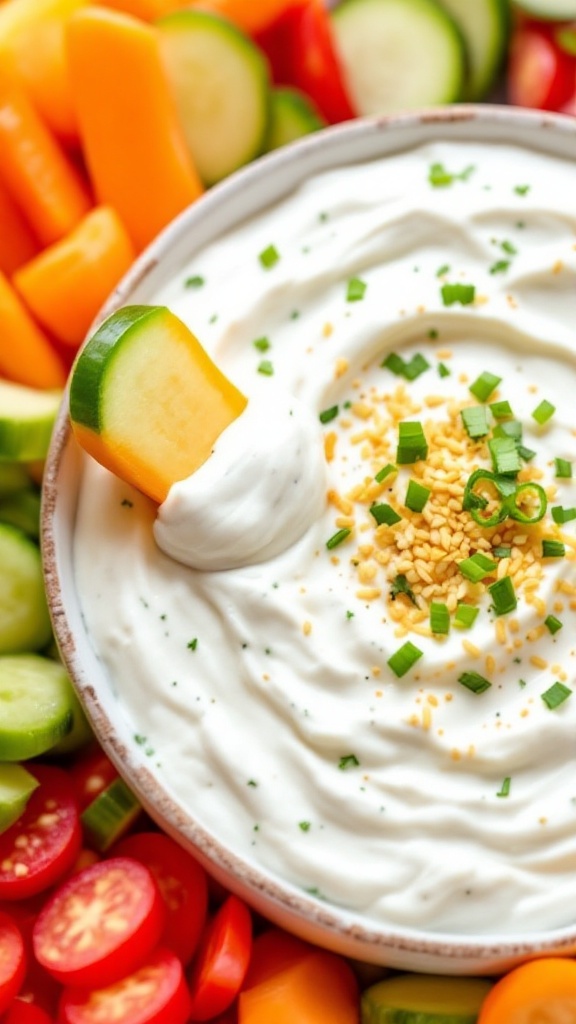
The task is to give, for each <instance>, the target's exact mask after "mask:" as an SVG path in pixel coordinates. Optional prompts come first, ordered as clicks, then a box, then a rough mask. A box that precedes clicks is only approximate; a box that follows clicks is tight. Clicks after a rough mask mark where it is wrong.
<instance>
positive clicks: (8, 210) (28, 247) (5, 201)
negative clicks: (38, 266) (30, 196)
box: [0, 182, 40, 274]
mask: <svg viewBox="0 0 576 1024" xmlns="http://www.w3.org/2000/svg"><path fill="white" fill-rule="evenodd" d="M39 248H40V246H39V244H38V242H37V241H36V239H35V238H34V235H33V234H32V231H31V230H30V227H29V225H28V224H27V222H26V220H25V218H24V217H23V216H22V214H21V212H20V210H19V209H18V207H17V206H16V205H15V203H14V202H13V200H12V199H11V197H10V195H9V194H8V192H7V191H6V189H5V188H4V186H3V185H2V182H0V270H2V271H4V273H5V274H11V273H12V272H13V271H14V270H16V268H17V267H20V266H22V264H23V263H26V262H27V261H28V260H31V259H32V257H33V256H35V255H36V253H37V252H38V250H39Z"/></svg>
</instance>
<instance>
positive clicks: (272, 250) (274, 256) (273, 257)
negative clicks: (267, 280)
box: [258, 245, 280, 270]
mask: <svg viewBox="0 0 576 1024" xmlns="http://www.w3.org/2000/svg"><path fill="white" fill-rule="evenodd" d="M258 259H259V260H260V263H261V264H262V266H263V267H264V268H265V270H270V268H271V267H273V266H274V264H275V263H278V260H279V259H280V253H279V252H278V250H277V248H276V246H275V245H268V246H267V247H266V249H263V250H262V252H261V253H260V255H259V256H258Z"/></svg>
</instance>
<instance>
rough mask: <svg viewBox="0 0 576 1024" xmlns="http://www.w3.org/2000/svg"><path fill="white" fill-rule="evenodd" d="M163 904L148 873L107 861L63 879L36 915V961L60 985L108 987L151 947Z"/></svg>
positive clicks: (130, 863) (120, 860)
mask: <svg viewBox="0 0 576 1024" xmlns="http://www.w3.org/2000/svg"><path fill="white" fill-rule="evenodd" d="M164 918H165V910H164V901H163V899H162V896H161V895H160V890H159V889H158V886H157V884H156V882H155V880H154V878H153V876H152V874H151V872H150V871H149V870H148V868H146V867H144V865H143V864H140V863H139V862H138V861H135V860H131V859H130V858H128V857H112V858H110V859H109V860H103V861H100V862H99V863H98V864H93V865H92V866H91V867H88V868H85V869H84V871H81V872H80V873H79V874H77V875H73V876H72V877H71V878H69V879H68V880H67V881H66V882H64V883H63V885H61V886H60V888H59V889H58V890H57V891H56V892H55V893H54V895H53V896H51V898H50V899H49V900H48V902H47V903H46V906H45V907H44V909H43V910H41V911H40V914H39V915H38V919H37V921H36V924H35V925H34V931H33V934H32V941H33V947H34V953H35V956H36V959H37V960H38V962H39V963H40V964H41V966H42V967H44V968H45V969H46V970H47V971H49V973H50V974H51V975H52V976H53V977H54V978H56V980H57V981H61V982H62V983H63V984H65V985H82V986H86V987H87V988H95V987H96V986H98V987H101V986H104V985H111V984H113V983H114V982H116V981H119V980H120V978H123V977H124V976H125V975H127V974H129V973H130V972H131V971H133V970H135V969H136V968H137V967H139V966H140V964H141V963H142V962H143V961H144V960H145V958H146V957H147V956H148V954H149V953H150V952H151V950H152V949H154V947H155V946H156V945H157V943H158V940H159V938H160V935H161V934H162V929H163V927H164Z"/></svg>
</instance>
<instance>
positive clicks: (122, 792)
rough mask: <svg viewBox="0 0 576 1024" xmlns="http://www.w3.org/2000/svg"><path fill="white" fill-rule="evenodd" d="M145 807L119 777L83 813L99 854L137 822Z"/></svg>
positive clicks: (89, 834)
mask: <svg viewBox="0 0 576 1024" xmlns="http://www.w3.org/2000/svg"><path fill="white" fill-rule="evenodd" d="M141 811H142V806H141V804H140V803H139V801H138V799H137V798H136V796H135V795H134V793H133V792H132V790H131V789H129V787H128V786H127V785H126V783H125V782H124V780H123V779H121V778H120V777H118V778H117V779H114V782H111V783H110V785H109V786H107V788H106V789H105V790H103V791H102V793H99V794H98V796H97V797H95V798H94V800H93V801H92V803H91V804H88V807H87V808H86V810H85V811H83V813H82V825H83V827H84V829H85V831H86V832H87V834H88V836H89V837H90V842H91V844H92V846H93V847H94V849H95V850H98V852H99V853H105V852H106V850H108V849H109V848H110V847H111V846H113V845H114V843H116V842H117V841H118V840H119V839H120V838H121V837H122V836H123V835H124V834H125V833H126V832H127V831H128V829H129V828H130V826H131V825H133V824H134V822H135V821H136V819H137V818H138V817H139V815H140V813H141Z"/></svg>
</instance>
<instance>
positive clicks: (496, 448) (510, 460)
mask: <svg viewBox="0 0 576 1024" xmlns="http://www.w3.org/2000/svg"><path fill="white" fill-rule="evenodd" d="M488 448H489V450H490V455H491V456H492V466H493V467H494V472H495V473H501V474H502V475H503V476H516V474H517V473H518V472H519V471H520V470H521V469H522V465H521V461H520V456H519V454H518V446H517V444H516V441H515V439H514V438H513V437H491V438H490V440H489V441H488Z"/></svg>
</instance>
